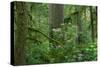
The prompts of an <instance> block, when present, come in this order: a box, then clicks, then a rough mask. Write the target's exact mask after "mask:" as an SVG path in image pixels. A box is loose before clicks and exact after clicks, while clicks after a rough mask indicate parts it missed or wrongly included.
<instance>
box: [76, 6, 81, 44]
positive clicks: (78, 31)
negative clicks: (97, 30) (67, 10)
mask: <svg viewBox="0 0 100 67" xmlns="http://www.w3.org/2000/svg"><path fill="white" fill-rule="evenodd" d="M80 9H81V7H76V11H78V13H77V14H76V25H77V44H81V43H82V37H81V36H82V22H81V12H80Z"/></svg>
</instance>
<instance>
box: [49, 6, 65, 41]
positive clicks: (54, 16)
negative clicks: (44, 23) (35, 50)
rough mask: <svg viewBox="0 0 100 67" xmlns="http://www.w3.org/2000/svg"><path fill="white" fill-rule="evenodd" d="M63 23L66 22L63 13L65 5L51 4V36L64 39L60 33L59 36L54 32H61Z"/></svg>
mask: <svg viewBox="0 0 100 67" xmlns="http://www.w3.org/2000/svg"><path fill="white" fill-rule="evenodd" d="M61 23H64V15H63V5H62V4H49V30H50V32H49V36H50V37H51V38H54V39H56V40H59V39H58V38H60V39H63V38H62V37H61V36H60V35H63V34H58V35H57V36H56V35H54V33H59V32H61ZM50 42H51V41H50Z"/></svg>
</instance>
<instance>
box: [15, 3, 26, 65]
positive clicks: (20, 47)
mask: <svg viewBox="0 0 100 67" xmlns="http://www.w3.org/2000/svg"><path fill="white" fill-rule="evenodd" d="M15 4H16V11H17V21H16V25H17V31H16V33H15V36H16V39H15V46H14V65H24V64H26V62H25V48H26V46H27V42H26V36H27V31H28V30H27V25H28V13H27V4H26V3H25V2H15Z"/></svg>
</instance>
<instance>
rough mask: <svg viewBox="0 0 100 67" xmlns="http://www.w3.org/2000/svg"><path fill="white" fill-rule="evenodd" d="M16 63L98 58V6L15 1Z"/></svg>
mask: <svg viewBox="0 0 100 67" xmlns="http://www.w3.org/2000/svg"><path fill="white" fill-rule="evenodd" d="M12 5H13V7H12V9H13V10H14V16H13V17H14V22H13V23H14V44H12V45H14V47H12V48H14V55H13V56H14V58H13V59H14V62H13V63H14V65H24V64H49V63H66V62H82V61H96V60H97V7H96V6H84V5H66V4H47V3H31V2H12Z"/></svg>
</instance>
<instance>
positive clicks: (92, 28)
mask: <svg viewBox="0 0 100 67" xmlns="http://www.w3.org/2000/svg"><path fill="white" fill-rule="evenodd" d="M92 14H93V13H92V6H90V19H91V37H92V42H94V38H95V35H94V23H93V15H92Z"/></svg>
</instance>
